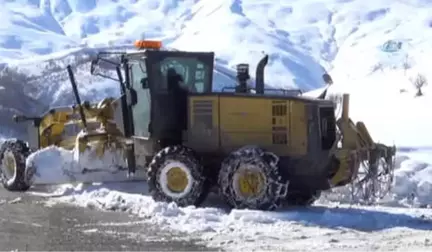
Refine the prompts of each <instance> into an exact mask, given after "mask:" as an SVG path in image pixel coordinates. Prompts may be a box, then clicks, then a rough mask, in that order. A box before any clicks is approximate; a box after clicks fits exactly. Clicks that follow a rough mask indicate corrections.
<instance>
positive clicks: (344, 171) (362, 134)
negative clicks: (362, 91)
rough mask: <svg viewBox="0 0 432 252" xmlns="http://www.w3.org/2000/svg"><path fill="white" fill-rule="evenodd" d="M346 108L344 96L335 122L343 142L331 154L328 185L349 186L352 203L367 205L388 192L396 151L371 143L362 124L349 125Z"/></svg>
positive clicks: (346, 99) (347, 105) (350, 122)
mask: <svg viewBox="0 0 432 252" xmlns="http://www.w3.org/2000/svg"><path fill="white" fill-rule="evenodd" d="M348 108H349V95H348V94H344V95H343V99H342V116H341V118H340V119H339V120H338V121H337V126H338V128H339V130H340V132H341V135H343V138H342V139H341V148H339V149H335V151H334V153H335V154H334V155H335V157H336V160H337V161H335V162H334V163H333V165H334V166H335V168H336V169H335V170H336V172H335V174H334V176H333V177H332V179H331V181H330V183H331V185H332V187H340V186H345V185H348V184H350V185H351V188H350V190H351V194H352V197H353V199H354V200H356V201H362V202H366V203H371V202H374V201H375V200H378V199H381V198H383V197H384V196H385V195H386V194H387V193H388V192H389V191H390V189H391V186H392V183H393V171H394V158H395V154H396V147H395V146H386V145H384V144H380V143H375V142H374V140H373V139H372V137H371V135H370V133H369V131H368V130H367V128H366V126H365V124H364V123H363V122H357V123H356V124H354V123H353V122H352V120H351V119H350V118H349V115H348ZM383 178H384V179H385V181H384V182H383V181H382V179H383Z"/></svg>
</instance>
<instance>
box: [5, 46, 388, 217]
mask: <svg viewBox="0 0 432 252" xmlns="http://www.w3.org/2000/svg"><path fill="white" fill-rule="evenodd" d="M135 46H136V47H137V48H138V50H137V51H136V52H129V53H124V52H123V53H115V52H105V53H104V52H101V53H99V54H98V57H97V58H96V59H95V60H93V61H92V66H91V72H92V74H94V75H101V74H99V73H97V69H98V68H99V66H100V65H101V64H105V65H107V64H108V65H109V64H111V65H112V66H113V69H115V70H116V73H117V78H114V79H116V80H118V82H119V85H120V90H121V96H120V97H118V98H116V99H114V98H107V99H104V100H103V101H101V102H100V103H98V104H89V103H88V102H84V103H82V102H81V101H80V96H79V95H78V89H77V85H76V83H75V79H74V76H73V71H72V68H71V67H70V66H68V68H67V70H68V73H69V76H70V79H71V83H72V87H73V90H74V94H75V98H76V101H77V105H75V106H73V107H67V108H66V107H65V108H53V109H52V110H50V111H49V112H47V113H46V114H44V115H42V116H39V117H27V116H23V115H19V116H16V117H15V118H14V119H15V121H17V122H30V123H32V124H31V125H30V133H29V136H30V137H29V140H28V141H27V142H24V141H22V140H17V139H11V140H7V141H5V142H4V144H3V145H2V146H1V150H0V151H1V152H0V159H1V168H2V169H1V180H2V182H3V185H4V187H5V188H6V189H8V190H13V191H25V190H28V189H29V188H30V187H31V186H32V181H33V180H32V178H33V177H34V176H35V174H37V171H38V167H37V165H38V164H35V163H32V162H31V161H29V159H31V156H32V155H33V154H32V153H34V152H35V151H37V150H43V149H45V148H46V147H48V146H52V145H56V146H59V147H63V148H65V149H69V150H73V151H74V153H75V155H74V157H75V158H76V159H78V161H79V158H80V157H81V155H82V153H84V152H86V151H89V150H93V155H94V158H99V157H101V156H102V155H104V153H106V152H111V153H120V154H118V155H120V156H121V158H120V159H119V160H122V162H119V163H116V164H106V165H107V166H110V167H113V166H114V167H118V169H123V170H125V174H126V171H127V174H134V173H135V172H136V171H138V170H143V169H146V171H147V180H148V187H149V191H150V194H151V195H152V197H153V198H154V199H155V200H157V201H166V202H175V203H177V204H178V205H179V206H187V205H199V204H200V203H202V202H203V201H204V199H205V198H206V196H207V195H208V193H209V192H210V191H211V190H212V189H218V190H217V191H218V192H219V193H220V196H221V197H222V198H223V199H224V200H225V201H226V202H227V203H228V204H229V205H230V206H231V207H234V208H249V209H261V210H273V209H275V208H277V207H278V206H279V205H280V204H282V203H284V204H285V203H288V204H290V205H308V204H311V203H312V202H314V200H316V199H317V198H318V197H319V196H320V193H321V192H322V191H325V190H329V189H332V188H335V187H341V186H345V185H348V184H352V183H355V184H354V185H353V186H354V187H355V188H357V189H355V190H357V191H362V192H363V193H364V192H366V193H364V195H366V196H365V199H366V198H373V197H378V196H377V195H378V194H379V193H382V191H380V189H379V188H382V186H383V185H382V183H381V184H380V182H379V179H380V178H381V177H383V176H387V177H390V181H391V178H392V177H391V176H392V171H393V160H394V155H395V148H394V147H388V146H385V145H382V144H377V143H375V142H374V141H373V140H372V138H371V136H370V135H369V133H368V131H367V129H366V127H365V125H364V124H363V123H362V122H358V123H356V124H354V123H353V122H352V121H351V120H350V118H349V116H348V108H349V95H347V94H344V95H343V102H342V116H341V118H340V119H338V120H337V118H336V116H335V104H334V102H332V101H330V100H326V99H324V96H325V93H323V95H321V96H320V97H318V98H306V97H303V96H299V95H287V94H286V93H284V92H282V94H279V93H277V92H276V93H275V92H270V91H271V90H270V91H269V90H268V89H265V87H264V68H265V66H266V64H267V62H268V56H267V55H266V56H265V57H264V58H263V59H262V60H261V61H260V62H259V64H258V66H257V69H256V86H255V88H249V87H248V86H247V81H248V79H250V76H249V67H248V65H247V64H239V65H238V66H237V80H238V86H237V87H235V88H234V89H235V90H234V92H226V90H225V89H223V90H222V91H213V89H214V87H213V82H212V80H213V67H214V66H213V64H214V53H213V52H184V51H170V50H163V49H162V48H161V47H162V44H161V42H159V41H148V40H146V41H144V40H141V41H137V42H136V43H135ZM110 55H111V56H112V55H118V56H119V58H120V61H118V62H116V61H112V60H111V58H109V57H108V56H110ZM101 76H103V75H101ZM105 77H109V76H105ZM109 78H111V77H109ZM324 79H325V80H326V81H327V82H329V80H331V78H330V79H329V76H328V75H325V76H324ZM273 91H274V90H273ZM288 93H289V92H288ZM26 161H27V162H26ZM364 162H366V167H363V168H362V169H363V170H364V171H366V173H365V175H364V176H363V177H362V179H359V171H360V170H362V169H360V167H361V164H362V163H364ZM26 163H27V165H26ZM381 164H384V165H381ZM92 169H93V167H84V166H82V167H81V172H82V173H86V172H92ZM93 172H95V170H94V169H93ZM125 177H126V176H125ZM387 183H389V182H387ZM390 183H391V182H390ZM386 186H387V187H389V186H390V184H388V185H386ZM354 187H353V188H354ZM359 188H360V189H359Z"/></svg>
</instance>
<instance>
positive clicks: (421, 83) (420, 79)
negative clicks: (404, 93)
mask: <svg viewBox="0 0 432 252" xmlns="http://www.w3.org/2000/svg"><path fill="white" fill-rule="evenodd" d="M411 83H412V84H413V85H414V87H415V88H416V89H417V93H416V96H422V95H423V92H422V88H423V87H425V86H427V84H428V82H427V79H426V77H425V76H424V75H423V74H417V76H416V78H415V79H411Z"/></svg>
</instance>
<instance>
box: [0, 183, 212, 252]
mask: <svg viewBox="0 0 432 252" xmlns="http://www.w3.org/2000/svg"><path fill="white" fill-rule="evenodd" d="M44 201H45V200H43V199H41V198H40V197H35V196H30V195H27V194H18V193H10V192H7V191H4V190H2V189H0V250H2V251H12V250H18V251H96V250H98V251H121V250H128V251H142V250H143V249H146V250H157V251H172V250H176V251H179V250H182V251H190V250H195V251H198V250H199V251H206V250H207V249H206V248H205V247H203V246H199V245H196V244H195V243H194V242H193V241H179V240H178V239H176V237H179V236H181V235H179V234H178V232H167V231H166V230H161V229H160V228H158V227H156V226H154V225H152V224H149V223H146V222H143V221H142V220H141V219H140V218H138V217H136V216H132V217H131V216H128V215H125V214H122V213H115V212H100V211H95V210H92V209H88V208H80V207H76V206H70V205H65V204H56V205H54V206H46V205H45V204H44Z"/></svg>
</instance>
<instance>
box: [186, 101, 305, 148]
mask: <svg viewBox="0 0 432 252" xmlns="http://www.w3.org/2000/svg"><path fill="white" fill-rule="evenodd" d="M306 106H307V102H305V101H304V100H302V99H289V98H281V97H278V98H272V97H262V96H241V95H230V94H219V95H208V96H191V98H190V100H189V108H190V109H189V122H190V123H189V125H190V128H189V132H188V135H189V137H188V139H187V140H188V141H189V142H190V144H191V145H192V146H194V147H195V148H197V147H198V148H199V149H201V150H203V151H206V152H219V151H222V152H225V153H229V152H231V151H233V150H235V149H237V148H240V147H242V146H245V145H250V144H251V143H253V144H255V145H258V146H261V147H263V148H265V149H267V150H269V151H271V152H273V153H275V154H276V155H280V156H304V155H306V154H307V150H308V137H309V136H308V115H307V111H306V110H307V109H306ZM203 136H204V137H203ZM195 145H199V146H195ZM195 148H194V149H195Z"/></svg>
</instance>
